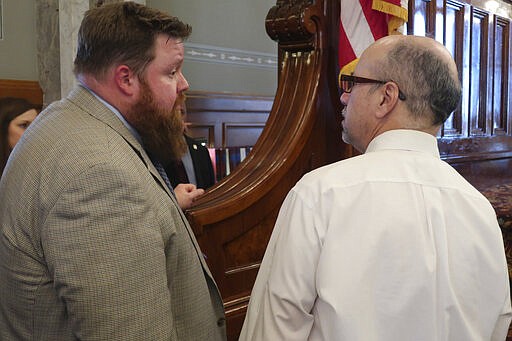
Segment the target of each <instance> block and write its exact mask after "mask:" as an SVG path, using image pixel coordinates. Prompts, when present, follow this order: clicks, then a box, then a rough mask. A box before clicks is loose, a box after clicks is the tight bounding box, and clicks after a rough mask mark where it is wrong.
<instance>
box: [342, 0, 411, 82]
mask: <svg viewBox="0 0 512 341" xmlns="http://www.w3.org/2000/svg"><path fill="white" fill-rule="evenodd" d="M407 5H408V4H407V0H341V11H340V19H341V20H340V41H339V66H340V70H341V71H340V74H351V73H352V72H353V71H354V68H355V66H356V64H357V61H358V58H359V57H360V56H361V54H362V53H363V51H364V50H365V49H366V48H367V47H368V46H369V45H370V44H371V43H373V42H374V41H375V40H377V39H379V38H382V37H384V36H386V35H389V34H401V33H403V26H404V23H405V22H406V21H407Z"/></svg>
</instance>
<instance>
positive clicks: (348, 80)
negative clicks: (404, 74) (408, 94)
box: [339, 75, 405, 101]
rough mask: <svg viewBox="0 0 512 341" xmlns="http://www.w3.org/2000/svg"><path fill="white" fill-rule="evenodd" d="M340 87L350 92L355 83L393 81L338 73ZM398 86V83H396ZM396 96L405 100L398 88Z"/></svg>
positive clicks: (384, 82)
mask: <svg viewBox="0 0 512 341" xmlns="http://www.w3.org/2000/svg"><path fill="white" fill-rule="evenodd" d="M339 81H340V84H339V86H340V89H341V90H342V91H343V92H346V93H350V92H351V91H352V88H353V87H354V85H355V84H358V83H360V84H386V83H387V82H393V83H395V84H396V82H394V81H381V80H377V79H371V78H364V77H357V76H352V75H340V79H339ZM397 87H398V84H397ZM398 98H399V99H400V100H402V101H405V95H404V93H403V92H402V91H401V90H400V88H398Z"/></svg>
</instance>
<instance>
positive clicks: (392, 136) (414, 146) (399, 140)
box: [366, 129, 440, 158]
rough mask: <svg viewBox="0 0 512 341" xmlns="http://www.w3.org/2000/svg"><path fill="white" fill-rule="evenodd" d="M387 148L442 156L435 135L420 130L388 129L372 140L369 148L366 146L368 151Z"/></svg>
mask: <svg viewBox="0 0 512 341" xmlns="http://www.w3.org/2000/svg"><path fill="white" fill-rule="evenodd" d="M386 149H387V150H389V149H394V150H408V151H416V152H422V153H428V154H431V155H432V156H434V157H437V158H440V154H439V148H438V146H437V139H436V138H435V136H433V135H430V134H428V133H425V132H422V131H418V130H410V129H396V130H389V131H386V132H384V133H382V134H380V135H379V136H377V137H376V138H374V139H373V140H372V141H371V142H370V144H369V145H368V148H366V153H372V152H376V151H379V150H386Z"/></svg>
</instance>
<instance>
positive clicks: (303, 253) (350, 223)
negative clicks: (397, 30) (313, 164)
mask: <svg viewBox="0 0 512 341" xmlns="http://www.w3.org/2000/svg"><path fill="white" fill-rule="evenodd" d="M458 79H459V78H458V75H457V68H456V65H455V63H454V61H453V59H452V57H451V56H450V53H449V52H448V51H447V50H446V49H445V48H444V46H442V45H441V44H439V43H437V42H435V41H434V40H432V39H430V38H425V37H414V36H389V37H385V38H383V39H381V40H378V41H377V42H376V43H374V44H373V45H371V46H370V47H369V48H368V49H367V50H366V51H365V53H364V54H363V55H362V56H361V58H360V61H359V63H358V65H357V67H356V69H355V72H354V75H352V76H342V77H341V84H340V87H341V89H342V90H343V91H344V92H343V94H342V96H341V101H342V103H343V104H344V105H345V109H344V112H343V117H344V120H343V139H344V141H345V142H347V143H350V144H352V145H353V146H354V147H355V148H357V149H358V150H359V151H361V152H362V153H363V155H360V156H357V157H353V158H350V159H347V160H343V161H340V162H337V163H334V164H331V165H328V166H325V167H322V168H320V169H317V170H315V171H312V172H311V173H309V174H307V175H305V176H304V177H303V179H301V180H300V181H299V182H298V183H297V184H296V186H295V187H294V188H293V189H292V190H291V191H290V193H289V194H288V196H287V198H286V200H285V201H284V203H283V205H282V207H281V210H280V213H279V216H278V219H277V222H276V225H275V228H274V231H273V234H272V237H271V239H270V242H269V245H268V247H267V250H266V253H265V257H264V259H263V262H262V264H261V268H260V270H259V273H258V277H257V279H256V283H255V285H254V288H253V291H252V295H251V301H250V304H249V308H248V312H247V316H246V320H245V323H244V326H243V329H242V333H241V336H240V340H329V341H331V340H349V341H357V340H361V341H372V340H379V341H396V340H414V341H421V340H425V341H432V340H450V341H453V340H461V341H470V340H474V341H482V340H504V339H505V337H506V334H507V329H508V326H509V324H510V320H511V316H512V315H511V306H510V291H509V282H508V274H507V266H506V260H505V253H504V248H503V241H502V236H501V232H500V229H499V226H498V223H497V220H496V215H495V213H494V210H493V209H492V207H491V205H490V204H489V202H488V200H487V199H486V198H485V197H484V196H483V195H481V194H480V193H479V192H478V191H477V190H476V189H475V188H474V187H473V186H471V185H470V184H469V183H468V182H467V181H466V180H465V179H464V178H462V176H460V175H459V174H458V173H457V172H456V171H455V170H454V169H453V168H452V167H450V166H449V165H448V164H447V163H445V162H443V161H442V160H441V159H440V156H439V150H438V147H437V140H436V135H437V132H438V131H439V129H440V127H441V126H442V124H443V123H444V121H445V120H446V119H447V118H448V116H449V115H450V113H451V112H452V111H453V110H454V109H455V108H456V107H457V105H458V103H459V101H460V96H461V86H460V82H459V80H458Z"/></svg>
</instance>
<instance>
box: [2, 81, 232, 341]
mask: <svg viewBox="0 0 512 341" xmlns="http://www.w3.org/2000/svg"><path fill="white" fill-rule="evenodd" d="M0 228H1V235H0V340H6V341H7V340H8V341H13V340H37V341H44V340H52V341H60V340H123V341H127V340H137V341H140V340H151V341H153V340H183V341H189V340H224V339H225V338H226V332H225V325H224V324H225V322H224V321H225V318H224V310H223V305H222V299H221V297H220V294H219V292H218V289H217V286H216V284H215V282H214V280H213V278H212V275H211V273H210V271H209V270H208V267H207V265H206V263H205V262H204V259H203V257H202V254H201V252H200V250H199V246H198V244H197V241H196V239H195V237H194V235H193V233H192V230H191V228H190V226H189V224H188V222H187V220H186V219H185V217H184V215H183V213H182V211H181V210H180V209H179V208H178V205H177V203H176V201H175V199H174V197H173V196H172V194H171V193H170V192H169V189H168V188H167V186H166V185H165V183H164V181H163V180H162V178H161V177H160V175H159V174H158V172H157V171H156V169H155V168H154V166H153V164H152V163H151V161H150V160H149V157H148V155H147V154H146V152H145V151H144V150H143V149H142V146H141V145H140V144H139V143H138V142H137V140H136V139H135V138H134V136H133V135H132V134H131V133H130V132H129V130H128V129H127V128H126V127H125V126H124V125H123V123H122V122H121V121H120V120H119V119H118V118H117V116H116V115H115V114H114V113H113V112H112V111H110V110H109V109H108V108H107V107H106V106H105V105H103V104H102V103H101V101H99V100H98V99H97V98H95V97H94V96H93V95H92V94H91V93H90V92H89V91H88V90H87V89H84V88H83V87H80V86H79V87H77V88H76V89H74V90H73V91H72V92H71V94H70V95H69V96H68V97H67V98H66V99H64V100H62V101H60V102H56V103H54V104H52V105H51V106H50V107H48V108H47V109H46V110H45V111H43V112H42V113H41V114H40V115H39V116H38V118H37V119H36V121H35V122H34V123H33V125H32V126H31V127H30V128H29V129H28V130H27V132H26V133H25V134H24V136H23V138H22V140H21V141H20V142H19V143H18V145H17V146H16V148H15V149H14V151H13V154H12V155H11V159H10V161H9V164H8V166H7V168H6V170H5V172H4V175H3V176H2V179H1V181H0Z"/></svg>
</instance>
